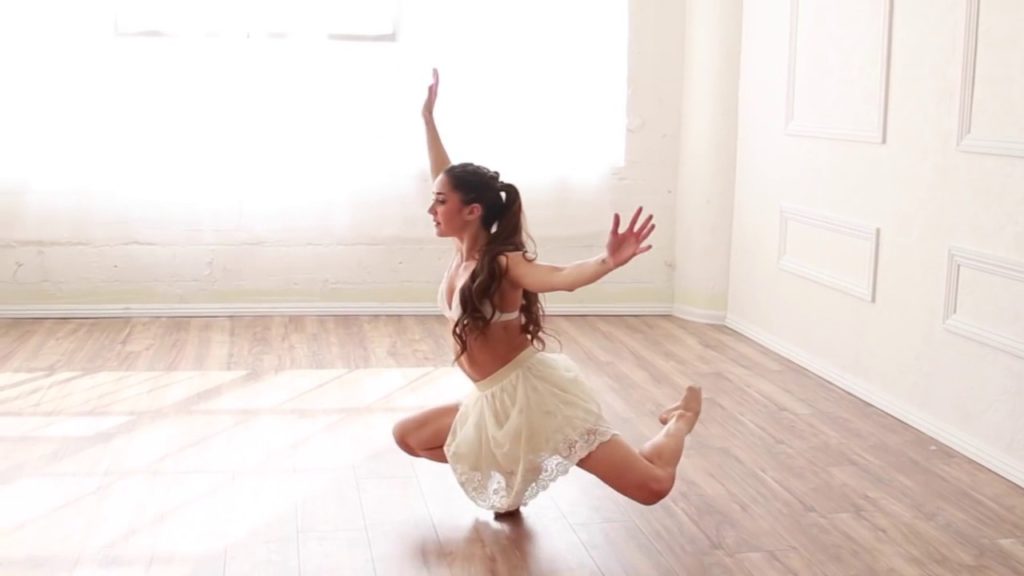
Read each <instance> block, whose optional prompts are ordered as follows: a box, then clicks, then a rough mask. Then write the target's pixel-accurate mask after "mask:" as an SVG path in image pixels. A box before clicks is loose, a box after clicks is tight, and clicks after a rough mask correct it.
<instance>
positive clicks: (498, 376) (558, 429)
mask: <svg viewBox="0 0 1024 576" xmlns="http://www.w3.org/2000/svg"><path fill="white" fill-rule="evenodd" d="M614 434H615V431H614V430H613V429H612V428H611V426H609V425H608V422H607V421H606V420H605V418H604V416H602V414H601V407H600V405H599V404H598V402H597V401H596V400H595V399H594V398H593V397H592V396H591V395H590V391H589V389H588V386H587V383H586V382H585V381H584V380H583V377H582V374H581V373H580V370H579V368H578V367H577V366H576V364H575V363H573V361H572V360H570V359H569V358H568V357H567V356H564V355H562V354H552V353H548V352H539V351H537V350H535V349H533V348H528V349H526V350H525V351H524V352H523V353H522V354H520V355H519V356H517V357H516V358H515V359H514V360H512V361H511V362H509V363H508V364H506V365H505V366H503V367H502V368H501V369H500V370H498V371H497V372H496V373H494V374H493V375H492V376H490V377H488V378H486V379H484V380H482V381H480V382H477V383H476V390H475V391H474V392H472V393H471V394H470V395H469V396H468V397H467V398H466V399H465V400H464V401H463V403H462V406H461V408H460V409H459V412H458V414H457V415H456V416H455V421H454V422H453V424H452V429H451V432H450V433H449V434H448V439H447V441H446V442H445V446H444V452H445V455H446V456H447V457H448V462H449V463H450V464H451V467H452V470H453V471H454V472H455V478H456V479H457V480H458V482H459V484H460V485H461V486H462V488H463V490H465V491H466V494H467V495H469V497H470V499H472V500H473V502H475V503H476V504H477V505H478V506H481V507H483V508H486V509H489V510H494V511H498V512H503V511H507V510H512V509H515V508H518V507H519V506H521V505H525V504H526V503H528V502H529V501H530V500H532V499H533V498H534V497H535V496H537V494H539V493H541V492H542V491H543V490H544V489H546V488H547V487H548V486H549V485H551V483H552V482H554V481H555V480H557V479H558V478H559V477H561V476H563V475H565V474H566V473H567V472H569V470H570V469H571V468H572V467H573V466H575V465H576V463H577V462H579V461H580V460H581V459H582V458H583V457H584V456H586V455H587V454H589V453H590V452H591V451H593V450H594V448H596V447H597V446H598V445H599V444H601V443H602V442H604V441H606V440H608V439H609V438H611V437H612V435H614Z"/></svg>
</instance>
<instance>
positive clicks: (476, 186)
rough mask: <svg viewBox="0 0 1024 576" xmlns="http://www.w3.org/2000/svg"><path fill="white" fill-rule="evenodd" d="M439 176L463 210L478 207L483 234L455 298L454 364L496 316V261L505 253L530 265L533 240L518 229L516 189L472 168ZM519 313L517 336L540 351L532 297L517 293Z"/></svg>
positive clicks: (539, 309) (500, 275) (539, 308)
mask: <svg viewBox="0 0 1024 576" xmlns="http://www.w3.org/2000/svg"><path fill="white" fill-rule="evenodd" d="M444 175H445V177H446V178H447V179H448V182H449V183H450V184H451V186H452V188H453V189H454V190H455V192H456V193H457V194H458V195H459V197H460V198H461V199H462V203H463V204H466V205H470V204H479V205H480V207H481V208H482V212H483V213H482V215H481V218H480V225H481V226H482V227H483V229H484V231H485V232H486V233H487V241H486V243H485V244H484V246H483V248H482V249H481V251H480V256H479V258H478V260H477V264H476V267H474V268H473V272H472V273H471V274H470V275H469V279H468V280H467V281H466V282H464V283H463V284H462V288H461V289H460V290H459V293H458V295H457V296H458V298H459V305H460V308H461V310H462V313H461V314H460V315H459V317H458V319H457V320H456V321H455V325H454V326H453V327H452V337H453V338H454V339H455V343H456V345H457V346H458V354H456V356H455V359H456V360H458V359H459V358H461V357H462V355H463V354H465V353H466V349H467V348H468V342H469V338H470V336H471V335H472V334H480V333H482V332H485V331H486V330H487V328H488V327H489V326H490V324H491V322H492V321H493V320H494V317H495V315H496V314H497V313H498V305H497V302H495V299H496V297H497V295H498V289H499V288H500V287H501V283H502V282H503V281H504V280H505V274H506V272H505V270H504V269H503V268H502V266H501V262H500V260H499V256H501V255H502V254H505V253H506V252H521V253H522V254H523V256H524V257H525V258H527V259H529V260H534V259H536V254H535V253H534V251H533V250H530V249H528V248H527V245H526V243H527V241H529V242H530V244H531V245H532V244H533V239H532V238H530V237H529V235H528V234H527V233H526V231H525V229H524V228H525V226H524V221H525V218H524V217H523V204H522V201H521V199H520V197H519V189H518V188H516V187H515V186H513V185H512V184H509V183H508V182H502V181H501V176H500V175H499V174H498V173H497V172H493V171H491V170H488V169H487V168H484V167H483V166H478V165H476V164H470V163H463V164H453V165H451V166H449V167H448V168H447V169H446V170H445V171H444ZM502 195H504V198H502ZM486 304H490V314H485V313H484V308H485V305H486ZM519 313H520V314H522V318H523V319H522V325H521V330H522V331H523V333H524V334H526V336H527V337H528V338H529V339H530V343H531V344H533V346H534V347H536V348H539V349H541V350H543V349H544V346H545V342H544V338H542V337H541V332H543V331H544V327H543V326H542V324H541V319H542V317H543V315H544V308H543V305H542V304H541V302H540V297H539V295H538V294H537V293H536V292H530V291H529V290H523V301H522V303H521V304H520V305H519Z"/></svg>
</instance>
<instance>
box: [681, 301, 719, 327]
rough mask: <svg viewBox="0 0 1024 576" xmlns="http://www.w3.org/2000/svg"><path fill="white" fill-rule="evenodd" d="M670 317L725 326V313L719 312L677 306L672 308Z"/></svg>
mask: <svg viewBox="0 0 1024 576" xmlns="http://www.w3.org/2000/svg"><path fill="white" fill-rule="evenodd" d="M672 315H673V316H675V317H676V318H682V319H683V320H689V321H691V322H700V323H701V324H725V312H724V311H721V310H705V309H703V308H693V307H691V306H683V305H681V304H677V305H676V306H674V307H673V308H672Z"/></svg>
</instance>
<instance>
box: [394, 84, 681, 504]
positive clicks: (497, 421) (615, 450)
mask: <svg viewBox="0 0 1024 576" xmlns="http://www.w3.org/2000/svg"><path fill="white" fill-rule="evenodd" d="M437 90H438V74H437V70H434V72H433V81H432V82H431V84H430V87H429V88H428V91H427V97H426V100H425V102H424V104H423V121H424V124H425V126H426V134H427V151H428V155H429V158H430V170H431V175H432V176H433V178H434V190H433V198H432V201H431V203H430V208H429V209H428V213H429V214H430V215H431V217H432V218H433V220H434V229H435V233H436V234H437V235H438V236H440V237H445V238H451V239H452V240H453V243H454V248H455V250H454V255H453V259H452V262H451V264H450V265H449V267H448V270H447V272H446V273H445V275H444V280H443V281H442V282H441V286H440V289H439V290H438V305H439V306H440V308H441V310H442V312H443V313H444V315H445V316H446V317H447V318H448V319H449V321H450V322H451V333H452V339H453V344H454V348H455V359H456V362H457V363H458V365H459V367H460V368H461V369H462V370H463V372H465V374H466V375H467V376H468V377H469V378H470V380H472V381H473V383H474V388H475V390H474V391H473V392H472V393H471V394H470V395H469V397H467V398H465V399H464V400H463V401H462V402H460V403H454V404H446V405H443V406H437V407H434V408H430V409H428V410H424V411H422V412H419V413H417V414H414V415H412V416H409V417H407V418H404V419H402V420H401V421H399V422H398V423H397V424H396V425H395V427H394V436H395V441H396V442H397V443H398V446H399V447H401V448H402V450H404V451H405V452H407V453H409V454H411V455H413V456H417V457H420V458H428V459H430V460H434V461H437V462H447V463H448V464H449V465H450V466H451V468H452V470H453V472H454V473H455V477H456V479H457V480H458V482H459V484H460V485H461V487H462V488H463V490H464V491H465V492H466V494H467V495H468V496H469V498H470V499H471V500H472V501H473V502H475V503H476V504H477V505H478V506H481V507H483V508H486V509H488V510H493V511H494V512H495V513H497V514H499V515H500V514H504V513H511V512H515V511H517V510H518V509H519V507H520V506H522V505H525V504H526V503H528V502H529V501H530V500H531V499H533V498H534V497H536V496H537V495H538V494H539V493H540V492H542V491H543V490H544V489H546V488H547V487H548V486H549V485H550V484H551V483H552V482H554V481H555V480H557V479H558V478H559V477H560V476H562V475H564V474H566V473H567V472H568V471H569V470H570V469H571V468H572V467H573V466H579V467H580V468H582V469H584V470H586V471H587V472H589V473H591V474H593V475H594V476H597V477H598V478H600V479H601V480H602V481H603V482H604V483H605V484H607V485H608V486H610V487H612V488H613V489H615V490H616V491H618V492H619V493H621V494H623V495H625V496H627V497H628V498H631V499H633V500H635V501H637V502H640V503H642V504H647V505H652V504H655V503H657V502H659V501H661V500H662V499H663V498H664V497H665V496H667V495H668V493H669V492H670V491H671V489H672V486H673V485H674V484H675V478H676V468H677V467H678V465H679V461H680V459H681V458H682V454H683V444H684V441H685V439H686V436H687V435H688V434H690V432H691V431H692V430H693V428H694V426H695V425H696V424H697V419H698V417H699V416H700V410H701V390H700V388H698V387H688V388H687V389H686V392H685V394H683V397H682V399H681V400H680V401H679V402H678V403H676V404H674V405H672V406H669V407H668V408H666V409H665V410H664V411H663V412H662V413H661V415H660V416H659V420H660V422H661V423H662V424H663V425H664V427H663V428H662V429H661V431H660V432H659V433H658V434H657V435H656V436H655V437H654V438H652V439H651V440H649V441H648V442H647V443H646V444H644V445H643V446H642V447H641V448H640V449H639V450H637V449H634V448H633V447H632V446H630V445H629V444H628V443H627V442H626V441H625V440H623V439H622V437H621V436H620V435H619V434H617V433H616V432H615V430H614V429H613V428H612V427H611V426H610V425H609V423H608V422H607V420H606V419H605V418H604V416H603V415H602V413H601V407H600V405H599V404H598V402H597V401H596V399H595V398H594V397H593V395H592V392H591V390H590V389H589V386H588V384H587V383H586V381H585V380H584V378H583V377H582V374H581V371H580V369H579V368H578V367H577V366H576V364H575V363H574V362H573V361H572V360H570V359H569V358H568V357H567V356H565V355H564V354H560V353H557V354H556V353H550V352H545V351H544V339H543V337H542V335H541V334H542V331H543V324H542V323H543V310H542V308H541V305H540V301H539V294H541V293H544V292H555V291H570V292H571V291H573V290H576V289H578V288H582V287H584V286H587V285H589V284H592V283H594V282H596V281H597V280H599V279H600V278H602V277H604V276H605V275H606V274H608V273H609V272H611V271H613V270H615V269H616V268H619V267H621V266H624V265H626V264H627V263H629V262H630V261H631V260H632V259H633V258H635V257H636V256H638V255H640V254H643V253H645V252H647V251H649V250H650V249H651V246H650V245H646V244H645V242H646V241H647V239H648V238H649V237H650V235H651V234H652V233H653V232H654V223H653V217H652V216H650V215H648V216H647V217H646V218H644V219H643V221H641V220H640V217H641V215H642V208H638V209H637V210H636V212H634V213H633V216H632V218H631V219H630V221H629V224H628V226H626V228H625V230H620V228H621V222H620V218H619V215H618V214H615V215H614V217H613V219H612V227H611V232H610V233H609V236H608V242H607V245H606V248H605V252H604V253H603V254H601V255H599V256H597V257H595V258H592V259H590V260H585V261H581V262H576V263H573V264H570V265H566V266H557V265H551V264H545V263H541V262H539V261H537V260H536V259H535V257H534V256H533V255H531V254H530V252H529V251H528V249H527V246H526V241H525V233H524V229H523V228H524V227H523V210H522V202H521V200H520V195H519V190H518V189H517V188H516V187H515V186H513V185H512V184H509V183H507V182H502V181H501V178H500V176H499V174H498V173H497V172H493V171H491V170H488V169H487V168H484V167H482V166H478V165H475V164H469V163H464V164H452V163H451V162H450V160H449V159H448V155H447V153H446V152H445V149H444V146H443V145H442V143H441V138H440V135H439V134H438V131H437V126H436V124H435V122H434V104H435V102H436V100H437Z"/></svg>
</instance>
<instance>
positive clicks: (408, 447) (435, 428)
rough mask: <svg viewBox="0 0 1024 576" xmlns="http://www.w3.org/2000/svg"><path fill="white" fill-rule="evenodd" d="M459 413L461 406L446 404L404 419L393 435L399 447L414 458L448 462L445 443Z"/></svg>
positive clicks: (393, 431)
mask: <svg viewBox="0 0 1024 576" xmlns="http://www.w3.org/2000/svg"><path fill="white" fill-rule="evenodd" d="M458 411H459V404H458V403H454V404H445V405H443V406H436V407H434V408H429V409H427V410H424V411H422V412H417V413H415V414H413V415H412V416H408V417H406V418H402V419H401V420H399V421H398V422H397V423H396V424H395V427H394V429H393V430H392V433H393V434H394V435H395V443H397V444H398V447H399V448H401V449H402V450H404V451H405V452H407V453H408V454H410V455H412V456H416V457H419V458H428V459H430V460H433V461H435V462H447V461H448V459H447V458H445V455H444V443H445V440H447V439H448V431H449V430H451V428H452V421H453V420H454V419H455V414H456V413H458Z"/></svg>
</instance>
